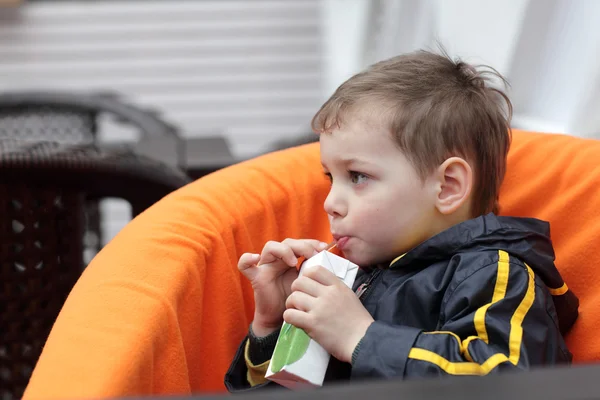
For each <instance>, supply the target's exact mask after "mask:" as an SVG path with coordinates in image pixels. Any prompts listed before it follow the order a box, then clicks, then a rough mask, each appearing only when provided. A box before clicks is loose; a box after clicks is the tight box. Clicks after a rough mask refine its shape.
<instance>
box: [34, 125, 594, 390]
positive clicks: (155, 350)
mask: <svg viewBox="0 0 600 400" xmlns="http://www.w3.org/2000/svg"><path fill="white" fill-rule="evenodd" d="M596 160H600V142H598V141H592V140H583V139H576V138H572V137H567V136H560V135H543V134H532V133H524V132H519V131H516V132H514V141H513V146H512V148H511V151H510V154H509V168H508V172H507V177H506V181H505V185H504V186H503V188H502V193H501V207H502V213H503V214H508V215H526V216H535V217H539V218H544V219H547V220H549V221H550V222H551V223H552V231H553V238H554V241H555V247H556V251H557V255H558V257H557V263H558V266H559V269H560V270H561V271H562V272H563V274H564V277H565V279H566V281H567V284H568V285H569V286H570V287H571V288H572V289H574V290H575V291H576V292H577V294H578V295H579V296H580V299H581V301H582V305H581V311H582V312H581V317H580V320H579V321H578V322H577V323H576V325H575V328H574V330H573V331H572V333H571V334H570V335H569V336H568V343H569V345H570V346H571V348H572V350H573V352H574V353H575V359H576V361H588V360H600V343H599V342H598V341H595V340H594V338H593V336H592V335H594V333H593V332H594V328H597V327H600V298H599V297H598V295H596V294H595V293H594V289H593V286H592V285H593V282H596V279H594V278H595V276H594V274H595V268H594V266H592V265H589V262H590V261H591V260H594V259H595V256H596V255H597V254H598V249H597V248H596V247H595V246H594V244H595V243H596V242H595V239H596V237H599V234H600V232H599V230H600V222H597V221H600V220H599V219H598V218H597V214H598V213H599V212H600V211H596V210H597V209H598V207H597V205H598V204H600V192H599V191H596V186H597V183H598V182H600V168H599V167H597V166H596V162H597V161H596ZM327 188H328V183H327V181H326V179H324V177H323V174H322V171H321V167H320V164H319V154H318V145H317V144H311V145H306V146H302V147H298V148H294V149H289V150H285V151H282V152H278V153H272V154H268V155H265V156H262V157H259V158H257V159H254V160H250V161H248V162H245V163H241V164H238V165H235V166H232V167H230V168H226V169H224V170H221V171H218V172H216V173H214V174H212V175H210V176H207V177H205V178H202V179H200V180H198V181H196V182H194V183H192V184H190V185H188V186H186V187H184V188H182V189H180V190H178V191H177V192H174V193H172V194H171V195H169V196H167V197H166V198H164V199H163V200H161V201H160V202H158V203H157V204H155V205H154V206H153V207H151V208H150V209H149V210H147V211H146V212H144V213H143V214H142V215H140V216H139V217H138V218H136V219H135V220H134V221H132V222H131V223H130V224H128V225H127V226H126V227H125V228H124V229H123V230H122V231H121V232H120V233H119V234H118V235H117V237H116V238H115V239H114V240H113V241H111V243H109V245H108V246H106V247H105V248H104V249H103V250H102V251H101V252H100V254H99V255H98V256H97V257H96V258H95V259H94V260H93V262H92V263H91V265H90V266H89V267H88V269H87V270H86V271H85V272H84V274H83V275H82V277H81V279H80V280H79V281H78V283H77V284H76V285H75V288H74V289H73V291H72V293H71V294H70V296H69V298H68V299H67V302H66V303H65V306H64V308H63V310H62V312H61V314H60V316H59V318H58V319H57V321H56V324H55V325H54V327H53V330H52V332H51V334H50V337H49V338H48V341H47V343H46V346H45V348H44V351H43V353H42V356H41V357H40V360H39V362H38V365H37V366H36V368H35V370H34V373H33V376H32V378H31V381H30V383H29V386H28V388H27V390H26V392H25V398H65V399H66V398H92V397H93V398H103V397H104V398H105V397H117V396H119V397H123V396H134V395H150V394H190V393H197V392H218V391H223V390H224V386H223V375H224V373H225V371H226V369H227V367H228V366H229V363H230V361H231V359H232V358H233V355H234V353H235V350H236V348H237V346H238V344H239V342H240V340H241V339H242V337H243V336H244V335H245V333H246V331H247V328H248V325H249V323H250V321H251V318H252V314H253V305H254V304H253V298H252V291H251V288H250V287H249V285H248V284H247V282H246V281H245V280H244V279H243V278H242V277H241V276H240V274H239V272H238V271H237V267H236V263H237V259H238V257H239V255H240V254H241V253H242V252H244V251H253V252H258V251H259V250H260V249H261V248H262V245H263V244H264V243H265V242H266V241H267V240H272V239H273V240H282V239H284V238H285V237H313V238H315V239H320V240H326V241H327V240H329V239H330V234H329V231H328V222H327V218H326V215H325V213H324V211H323V206H322V205H323V201H324V199H325V196H326V193H327ZM596 246H598V245H597V244H596ZM586 262H587V264H586ZM586 282H587V285H586Z"/></svg>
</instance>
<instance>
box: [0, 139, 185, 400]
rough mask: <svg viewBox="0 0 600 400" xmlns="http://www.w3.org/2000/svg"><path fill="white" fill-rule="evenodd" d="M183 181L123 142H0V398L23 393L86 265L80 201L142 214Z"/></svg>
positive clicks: (8, 397) (18, 396)
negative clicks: (115, 201) (117, 204)
mask: <svg viewBox="0 0 600 400" xmlns="http://www.w3.org/2000/svg"><path fill="white" fill-rule="evenodd" d="M189 181H190V180H189V178H188V177H187V176H186V175H185V173H183V172H182V171H179V170H175V169H172V168H171V167H170V166H167V165H164V164H162V163H159V162H156V161H154V160H151V159H147V158H145V157H143V156H138V155H136V154H135V153H133V152H132V151H130V150H128V149H127V148H122V147H116V148H112V147H110V148H109V147H101V146H94V145H92V144H85V145H65V144H60V143H56V142H36V143H33V142H31V143H30V142H23V141H19V140H6V139H5V140H0V215H1V218H0V304H1V306H0V327H1V328H0V330H1V331H2V334H1V335H0V398H2V399H12V398H20V397H21V396H22V394H23V390H24V389H25V386H26V384H27V382H28V381H29V377H30V375H31V371H32V370H33V367H34V366H35V363H36V362H37V359H38V357H39V355H40V353H41V351H42V346H43V345H44V343H45V341H46V338H47V337H48V334H49V333H50V329H51V327H52V325H53V324H54V321H55V320H56V317H57V315H58V314H59V312H60V310H61V308H62V305H63V303H64V301H65V299H66V298H67V296H68V294H69V292H70V291H71V289H72V288H73V285H74V284H75V282H76V281H77V280H78V279H79V277H80V275H81V272H82V271H83V269H84V267H85V265H86V264H87V263H86V262H85V259H84V250H86V251H87V250H89V249H87V248H86V249H84V247H85V246H84V243H85V239H86V231H85V229H84V228H85V217H86V213H85V208H86V200H87V199H89V198H90V196H91V197H92V198H93V199H95V200H96V201H97V200H98V199H99V198H101V197H104V196H110V197H120V198H123V199H125V200H128V201H129V202H130V203H132V209H133V211H134V212H141V211H142V210H143V209H144V208H147V207H148V206H149V205H151V204H152V203H154V202H156V201H158V200H159V199H160V198H162V197H164V196H165V195H167V194H168V193H169V192H171V191H173V190H175V189H177V188H179V187H181V186H183V185H185V184H187V183H188V182H189ZM87 204H89V203H87Z"/></svg>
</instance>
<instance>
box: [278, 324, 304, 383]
mask: <svg viewBox="0 0 600 400" xmlns="http://www.w3.org/2000/svg"><path fill="white" fill-rule="evenodd" d="M309 343H310V336H308V335H307V334H306V332H304V331H303V330H302V329H300V328H296V327H295V326H294V325H290V324H288V323H287V322H284V323H283V326H282V327H281V332H280V333H279V339H278V340H277V344H276V345H275V351H274V352H273V356H272V357H271V371H272V372H274V373H275V372H279V371H281V368H283V367H284V366H286V365H290V364H293V363H295V362H296V361H298V360H299V359H301V358H302V356H303V355H304V354H305V353H306V350H307V349H308V345H309Z"/></svg>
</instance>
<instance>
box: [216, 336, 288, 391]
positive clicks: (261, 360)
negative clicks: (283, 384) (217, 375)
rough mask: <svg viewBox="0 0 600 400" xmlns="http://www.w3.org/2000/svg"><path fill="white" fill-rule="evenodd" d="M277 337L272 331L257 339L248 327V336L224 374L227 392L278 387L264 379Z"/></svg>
mask: <svg viewBox="0 0 600 400" xmlns="http://www.w3.org/2000/svg"><path fill="white" fill-rule="evenodd" d="M278 337H279V331H274V332H273V333H271V334H270V335H268V336H265V337H257V336H255V335H254V332H253V331H252V325H250V328H249V329H248V335H246V337H245V338H244V340H243V341H242V343H241V344H240V346H239V347H238V350H237V352H236V354H235V356H234V359H233V361H232V363H231V366H230V367H229V370H228V371H227V373H226V374H225V387H226V388H227V390H228V391H229V392H240V391H247V390H251V389H259V388H262V387H265V386H269V387H271V386H279V385H275V384H273V383H272V382H271V381H269V380H267V379H266V378H265V373H266V371H267V368H268V367H269V362H270V358H271V356H272V354H273V351H274V350H275V344H276V343H277V338H278Z"/></svg>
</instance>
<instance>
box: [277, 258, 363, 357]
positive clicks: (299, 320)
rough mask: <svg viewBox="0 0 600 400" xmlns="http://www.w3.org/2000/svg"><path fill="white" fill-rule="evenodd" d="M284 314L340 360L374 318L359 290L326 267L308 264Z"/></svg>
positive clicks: (349, 350) (294, 284) (291, 322)
mask: <svg viewBox="0 0 600 400" xmlns="http://www.w3.org/2000/svg"><path fill="white" fill-rule="evenodd" d="M292 290H293V292H292V294H291V295H290V296H289V297H288V299H287V301H286V307H287V310H286V311H285V313H284V314H283V318H284V319H285V321H286V322H288V323H290V324H292V325H295V326H297V327H298V328H302V329H304V331H306V333H307V334H308V335H309V336H310V337H311V338H313V339H314V340H316V341H317V343H319V344H320V345H321V346H323V348H324V349H325V350H327V351H328V352H329V353H330V354H331V355H333V356H334V357H335V358H337V359H338V360H340V361H345V362H351V361H352V352H353V351H354V348H355V347H356V345H357V344H358V342H359V341H360V340H361V339H362V337H363V336H364V335H365V333H366V332H367V329H368V328H369V326H370V325H371V323H372V322H373V317H372V316H371V314H369V312H368V311H367V310H366V309H365V307H364V306H363V305H362V303H361V302H360V300H359V299H358V297H357V296H356V294H355V293H354V292H353V291H352V289H350V288H349V287H348V286H346V285H345V284H344V282H342V281H341V280H340V279H339V278H338V277H337V276H335V275H334V274H333V273H332V272H330V271H328V270H327V269H325V268H323V267H315V268H309V269H307V270H306V271H304V272H303V274H302V276H301V277H299V278H298V279H296V280H295V281H294V283H293V284H292Z"/></svg>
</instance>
